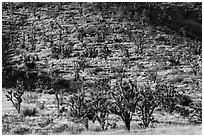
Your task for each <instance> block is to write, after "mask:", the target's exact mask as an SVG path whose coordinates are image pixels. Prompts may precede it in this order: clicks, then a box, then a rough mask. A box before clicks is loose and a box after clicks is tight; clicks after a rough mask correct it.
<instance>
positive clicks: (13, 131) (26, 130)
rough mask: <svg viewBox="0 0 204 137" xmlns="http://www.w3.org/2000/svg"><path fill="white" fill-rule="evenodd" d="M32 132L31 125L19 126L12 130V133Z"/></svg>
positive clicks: (23, 133)
mask: <svg viewBox="0 0 204 137" xmlns="http://www.w3.org/2000/svg"><path fill="white" fill-rule="evenodd" d="M30 132H31V129H30V128H29V127H24V126H17V127H15V128H13V129H12V130H11V133H12V134H17V135H25V134H28V133H30Z"/></svg>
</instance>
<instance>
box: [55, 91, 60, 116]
mask: <svg viewBox="0 0 204 137" xmlns="http://www.w3.org/2000/svg"><path fill="white" fill-rule="evenodd" d="M55 96H56V100H57V111H58V116H59V115H60V101H59V97H58V92H57V91H56V92H55Z"/></svg>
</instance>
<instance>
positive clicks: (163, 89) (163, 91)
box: [156, 83, 180, 113]
mask: <svg viewBox="0 0 204 137" xmlns="http://www.w3.org/2000/svg"><path fill="white" fill-rule="evenodd" d="M156 90H157V92H159V93H160V95H159V96H158V99H159V101H160V105H161V106H162V108H163V109H164V110H165V111H167V112H170V113H172V112H173V111H174V110H175V106H176V105H177V104H178V103H179V98H180V94H179V92H178V91H177V90H176V87H175V86H174V85H172V84H168V83H157V85H156Z"/></svg>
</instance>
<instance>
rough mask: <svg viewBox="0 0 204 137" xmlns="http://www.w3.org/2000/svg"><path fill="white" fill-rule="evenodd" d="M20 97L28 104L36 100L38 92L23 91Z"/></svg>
mask: <svg viewBox="0 0 204 137" xmlns="http://www.w3.org/2000/svg"><path fill="white" fill-rule="evenodd" d="M22 99H23V101H24V102H25V103H28V104H30V103H36V102H37V100H38V94H37V93H35V92H27V93H24V95H23V97H22Z"/></svg>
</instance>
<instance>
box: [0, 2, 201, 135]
mask: <svg viewBox="0 0 204 137" xmlns="http://www.w3.org/2000/svg"><path fill="white" fill-rule="evenodd" d="M120 80H121V83H122V84H124V83H125V82H123V81H126V82H127V81H132V82H133V83H136V85H138V86H142V85H144V84H148V85H149V86H150V88H151V89H157V86H158V85H162V84H163V85H171V86H169V88H170V87H172V86H173V87H174V89H175V91H174V92H175V93H176V94H175V95H177V94H179V99H178V100H179V101H178V102H176V103H175V102H174V103H172V102H173V101H169V102H171V103H172V104H171V105H172V106H171V107H169V108H168V110H167V111H168V112H170V113H172V112H173V111H174V110H176V108H178V106H179V111H178V113H179V114H180V115H182V116H183V115H184V116H185V117H188V116H190V115H191V114H192V113H191V112H194V110H195V106H196V107H197V108H198V110H200V109H201V111H199V113H201V112H202V108H201V106H202V105H201V101H202V3H115V2H111V3H94V2H87V3H65V2H61V3H59V2H56V3H25V2H16V3H5V2H3V3H2V82H3V83H2V85H3V89H4V91H5V94H6V93H7V92H6V91H7V90H10V89H13V90H19V89H20V90H23V91H25V92H32V93H33V92H34V93H39V94H40V96H43V94H49V95H51V96H52V95H56V100H57V101H55V106H56V105H57V109H58V114H59V113H60V111H62V109H61V107H62V106H63V105H61V104H60V103H59V99H58V94H59V98H60V99H61V98H63V97H62V96H61V94H64V96H65V98H66V99H68V100H69V98H70V96H72V95H75V94H78V95H80V96H81V95H84V96H85V98H86V97H87V98H90V97H91V96H95V97H98V94H99V93H98V92H97V91H102V92H103V95H104V91H105V94H106V93H107V96H108V97H107V96H106V95H105V96H106V99H105V100H107V98H108V99H109V98H111V100H115V102H119V103H121V104H123V103H124V102H123V101H122V99H121V100H119V99H118V98H117V97H115V96H117V95H118V94H117V91H118V90H119V89H118V88H117V83H118V82H120ZM19 83H23V84H19ZM130 84H131V82H130ZM19 85H21V86H19ZM126 86H127V85H126ZM120 87H122V88H124V90H126V89H125V84H124V86H120ZM161 87H162V86H161ZM159 89H160V91H161V92H162V91H163V90H164V89H163V88H159ZM81 91H82V92H81ZM94 91H95V92H96V93H95V92H94ZM112 91H114V92H115V95H114V92H113V93H112ZM122 91H123V90H122ZM153 91H154V90H153ZM156 91H157V90H156ZM109 92H111V93H109ZM128 93H129V92H127V93H125V94H127V96H128V97H124V96H122V97H121V98H128V100H129V98H131V97H132V96H133V95H129V94H128ZM120 94H121V93H120ZM162 94H165V92H164V93H162ZM170 94H171V93H170ZM172 94H173V93H172ZM3 95H4V93H3ZM3 95H2V97H3V98H4V96H3ZM165 95H166V94H165ZM99 96H101V94H100V95H99ZM118 96H120V95H118ZM134 96H135V94H134ZM155 96H156V95H154V97H155ZM145 97H146V96H145ZM148 97H149V96H148ZM148 97H147V98H148ZM156 97H158V96H156ZM174 97H177V96H174ZM7 98H8V97H7ZM76 100H77V99H76ZM23 101H24V100H23ZM61 101H62V102H63V100H62V99H61ZM69 101H70V100H69ZM69 101H67V102H65V101H64V104H66V105H67V104H69ZM133 101H134V99H133ZM128 102H130V101H128ZM164 102H165V101H164ZM164 102H163V103H164ZM45 104H46V102H45ZM73 104H74V103H73ZM124 104H127V102H125V103H124ZM192 104H193V105H192ZM66 105H65V106H66ZM75 105H76V104H75ZM139 105H140V104H139ZM165 105H169V104H165ZM119 106H120V105H119ZM156 106H160V105H156ZM156 106H155V107H156ZM69 107H70V106H69V105H68V108H69ZM103 107H104V106H103ZM114 107H115V106H114ZM166 107H167V106H166ZM63 108H64V107H63ZM116 108H117V107H116ZM122 108H123V106H120V107H119V109H122ZM127 108H128V107H127ZM65 109H67V108H66V107H65ZM83 109H84V108H83ZM106 109H107V108H106ZM86 110H89V109H88V108H87V109H86ZM110 110H111V111H110ZM110 110H108V113H110V112H112V111H113V110H112V109H110ZM153 110H154V109H153ZM198 110H197V109H196V112H197V111H198ZM19 112H20V110H19ZM98 112H99V110H97V114H98ZM152 112H153V111H152ZM185 112H186V113H188V114H184V113H185ZM79 113H80V112H79ZM118 113H119V112H118V111H117V110H114V114H116V115H117V114H118ZM120 113H122V112H120ZM128 113H130V114H135V113H136V112H135V111H132V110H128ZM80 114H81V113H80ZM80 114H78V115H77V114H76V115H77V117H80V118H81V117H83V116H84V117H85V114H84V112H83V114H81V115H80ZM82 115H83V116H82ZM119 116H121V115H120V114H119ZM84 117H83V118H84ZM121 117H122V116H121ZM200 117H201V118H200ZM122 119H123V117H122ZM5 121H6V120H5ZM123 121H124V120H123ZM147 121H148V120H147ZM149 121H151V120H149ZM194 121H196V123H200V121H202V113H201V116H200V115H199V116H198V117H197V118H196V119H195V120H194ZM7 122H8V121H7ZM99 123H100V122H99ZM100 124H101V123H100ZM143 124H144V125H143V127H145V128H146V127H148V125H145V121H144V120H143ZM2 125H4V122H3V124H2ZM125 125H126V128H127V129H128V126H127V123H125ZM31 127H32V126H31ZM63 128H65V127H63ZM102 130H104V128H103V126H102ZM128 130H130V127H129V129H128ZM8 132H9V131H8ZM28 132H29V133H30V130H29V131H28ZM49 132H51V131H49Z"/></svg>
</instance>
